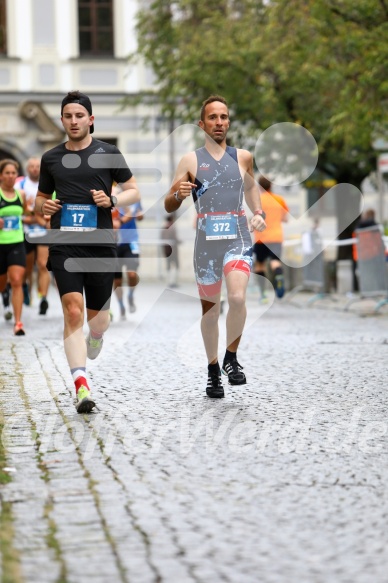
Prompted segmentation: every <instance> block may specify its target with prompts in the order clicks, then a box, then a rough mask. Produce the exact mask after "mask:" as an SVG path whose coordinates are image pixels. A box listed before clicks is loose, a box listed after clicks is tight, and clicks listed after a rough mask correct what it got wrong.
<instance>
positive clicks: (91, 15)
mask: <svg viewBox="0 0 388 583" xmlns="http://www.w3.org/2000/svg"><path fill="white" fill-rule="evenodd" d="M78 26H79V50H80V55H81V56H93V55H95V56H104V55H106V56H113V0H78Z"/></svg>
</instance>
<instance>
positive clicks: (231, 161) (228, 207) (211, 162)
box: [193, 146, 244, 214]
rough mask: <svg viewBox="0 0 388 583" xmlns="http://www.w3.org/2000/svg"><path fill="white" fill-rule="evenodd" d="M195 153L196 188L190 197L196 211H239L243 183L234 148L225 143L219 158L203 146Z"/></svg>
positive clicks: (201, 212)
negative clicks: (216, 158)
mask: <svg viewBox="0 0 388 583" xmlns="http://www.w3.org/2000/svg"><path fill="white" fill-rule="evenodd" d="M195 153H196V156H197V175H196V177H195V184H196V188H194V189H193V199H194V203H195V208H196V211H197V213H198V214H205V213H212V212H216V213H218V212H230V211H237V212H238V211H241V210H242V208H243V207H242V204H243V196H244V183H243V180H242V178H241V173H240V169H239V166H238V162H237V150H236V148H232V147H230V146H227V147H226V151H225V154H224V155H223V156H222V158H221V160H218V161H217V160H215V159H214V158H213V156H211V155H210V154H209V152H208V151H207V149H206V148H205V147H203V148H199V149H198V150H196V151H195Z"/></svg>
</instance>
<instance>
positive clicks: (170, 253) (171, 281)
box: [160, 215, 180, 288]
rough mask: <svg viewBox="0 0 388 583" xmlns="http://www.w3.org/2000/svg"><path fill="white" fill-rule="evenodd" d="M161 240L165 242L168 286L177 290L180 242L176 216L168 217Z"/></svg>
mask: <svg viewBox="0 0 388 583" xmlns="http://www.w3.org/2000/svg"><path fill="white" fill-rule="evenodd" d="M160 238H161V240H162V241H164V244H163V254H164V257H165V258H166V261H167V285H168V286H169V287H170V288H176V287H178V271H179V255H178V245H179V243H180V241H179V240H178V234H177V231H176V227H175V216H174V215H167V217H166V219H165V223H164V225H163V229H162V231H161V233H160Z"/></svg>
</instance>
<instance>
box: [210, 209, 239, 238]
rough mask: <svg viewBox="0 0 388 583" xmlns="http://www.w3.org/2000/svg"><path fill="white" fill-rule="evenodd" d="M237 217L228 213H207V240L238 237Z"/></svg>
mask: <svg viewBox="0 0 388 583" xmlns="http://www.w3.org/2000/svg"><path fill="white" fill-rule="evenodd" d="M236 237H237V217H236V215H232V214H230V213H227V214H225V215H207V217H206V240H207V241H212V240H219V239H236Z"/></svg>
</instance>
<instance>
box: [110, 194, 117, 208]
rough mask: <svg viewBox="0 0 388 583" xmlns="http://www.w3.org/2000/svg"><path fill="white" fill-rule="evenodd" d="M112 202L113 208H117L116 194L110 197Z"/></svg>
mask: <svg viewBox="0 0 388 583" xmlns="http://www.w3.org/2000/svg"><path fill="white" fill-rule="evenodd" d="M110 202H111V204H112V206H111V207H110V208H112V209H113V208H115V206H117V197H116V196H115V195H114V194H112V196H111V197H110Z"/></svg>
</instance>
